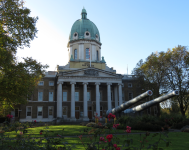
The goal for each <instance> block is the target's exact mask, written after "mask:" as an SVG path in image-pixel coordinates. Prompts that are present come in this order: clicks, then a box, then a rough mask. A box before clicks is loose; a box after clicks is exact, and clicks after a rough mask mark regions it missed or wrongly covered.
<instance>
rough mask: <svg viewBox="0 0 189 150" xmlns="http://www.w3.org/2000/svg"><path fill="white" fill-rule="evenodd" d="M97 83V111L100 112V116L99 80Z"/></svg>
mask: <svg viewBox="0 0 189 150" xmlns="http://www.w3.org/2000/svg"><path fill="white" fill-rule="evenodd" d="M95 85H96V113H98V117H100V93H99V85H100V83H99V82H96V83H95Z"/></svg>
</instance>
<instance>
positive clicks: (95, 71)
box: [59, 68, 122, 78]
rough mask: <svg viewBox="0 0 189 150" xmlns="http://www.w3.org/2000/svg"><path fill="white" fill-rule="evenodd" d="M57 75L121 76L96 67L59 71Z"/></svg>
mask: <svg viewBox="0 0 189 150" xmlns="http://www.w3.org/2000/svg"><path fill="white" fill-rule="evenodd" d="M59 76H87V77H110V78H111V77H112V78H122V75H120V74H115V73H112V72H109V71H105V70H101V69H97V68H84V69H77V70H72V71H66V72H60V73H59Z"/></svg>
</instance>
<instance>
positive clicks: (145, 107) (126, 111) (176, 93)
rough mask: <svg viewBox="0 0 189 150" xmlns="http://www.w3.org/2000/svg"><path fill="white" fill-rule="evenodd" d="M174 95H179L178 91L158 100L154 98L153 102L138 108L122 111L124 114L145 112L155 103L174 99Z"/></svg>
mask: <svg viewBox="0 0 189 150" xmlns="http://www.w3.org/2000/svg"><path fill="white" fill-rule="evenodd" d="M176 95H179V91H178V90H175V91H172V92H170V93H168V94H166V95H163V96H160V97H158V98H156V99H154V100H151V101H149V102H146V103H143V104H141V105H138V106H136V107H134V108H131V109H127V110H125V111H124V113H135V112H140V111H143V110H145V109H147V108H149V107H151V106H153V105H156V104H157V103H160V102H162V101H165V100H167V99H169V98H171V97H174V96H176Z"/></svg>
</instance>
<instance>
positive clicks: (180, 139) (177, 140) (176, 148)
mask: <svg viewBox="0 0 189 150" xmlns="http://www.w3.org/2000/svg"><path fill="white" fill-rule="evenodd" d="M152 135H153V133H151V134H150V136H148V137H147V140H148V142H145V147H144V149H147V147H148V145H149V144H153V143H155V142H156V141H158V139H159V135H157V136H156V137H152ZM143 136H144V135H141V138H143ZM117 138H119V141H120V143H121V144H117V145H118V146H119V147H121V146H122V143H124V140H125V139H127V135H117ZM128 138H131V139H133V144H132V145H133V146H135V147H138V148H139V147H140V140H141V139H140V135H139V134H129V136H128ZM162 138H163V139H165V140H169V141H171V144H170V145H169V147H166V143H165V142H164V141H161V142H160V144H159V148H160V147H161V148H163V149H164V150H187V149H188V147H189V133H183V132H170V133H169V134H168V138H167V137H165V136H162ZM97 139H98V137H97ZM36 141H38V140H36ZM65 141H66V142H68V143H69V145H70V146H71V145H72V144H76V148H75V149H78V150H84V149H85V148H84V146H83V145H82V143H81V141H80V139H79V138H77V137H76V138H69V137H68V138H64V139H62V142H65ZM82 141H83V143H84V144H85V146H86V143H88V142H89V143H91V142H90V139H89V138H88V137H83V138H82ZM93 141H94V140H93ZM112 142H113V144H115V143H117V142H115V136H114V137H113V139H112ZM43 143H45V141H43ZM103 145H104V146H105V145H107V143H103V142H101V144H99V146H100V150H101V149H102V146H103ZM59 146H60V147H63V146H62V145H59Z"/></svg>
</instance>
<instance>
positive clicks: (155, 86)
mask: <svg viewBox="0 0 189 150" xmlns="http://www.w3.org/2000/svg"><path fill="white" fill-rule="evenodd" d="M164 57H165V53H164V52H161V53H157V52H156V53H152V54H151V55H150V56H148V57H147V59H146V62H143V60H140V61H139V63H138V64H137V66H136V68H134V70H133V74H135V75H137V76H138V81H139V84H140V85H142V88H143V89H145V90H152V91H153V93H154V95H155V96H157V97H159V96H160V94H161V93H162V92H161V91H162V86H163V84H164V79H165V68H164V66H165V65H164V64H165V61H164ZM157 106H158V116H159V115H160V106H159V105H157Z"/></svg>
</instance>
